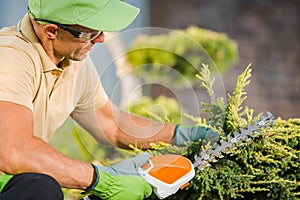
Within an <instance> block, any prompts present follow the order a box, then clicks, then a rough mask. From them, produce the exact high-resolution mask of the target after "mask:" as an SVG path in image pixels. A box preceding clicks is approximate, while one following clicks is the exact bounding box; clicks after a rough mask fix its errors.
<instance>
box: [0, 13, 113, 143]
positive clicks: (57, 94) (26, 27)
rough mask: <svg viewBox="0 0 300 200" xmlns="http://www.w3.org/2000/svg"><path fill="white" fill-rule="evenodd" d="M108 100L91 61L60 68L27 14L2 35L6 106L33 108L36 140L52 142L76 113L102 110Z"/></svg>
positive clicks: (0, 77)
mask: <svg viewBox="0 0 300 200" xmlns="http://www.w3.org/2000/svg"><path fill="white" fill-rule="evenodd" d="M107 99H108V98H107V95H106V93H105V91H104V89H103V87H102V85H101V82H100V78H99V75H98V73H97V70H96V69H95V67H94V64H93V63H92V61H91V59H90V58H89V57H88V58H87V59H85V60H84V61H72V60H65V61H64V62H63V63H62V65H61V67H60V68H58V67H57V66H56V65H55V64H54V63H53V62H52V61H51V60H50V58H49V57H48V56H47V54H46V53H45V51H44V49H43V47H42V46H41V44H40V43H39V41H38V39H37V37H36V35H35V33H34V31H33V28H32V25H31V23H30V19H29V16H28V15H27V14H26V15H25V16H24V18H23V19H22V20H21V21H20V22H19V24H18V25H17V26H14V27H8V28H3V29H1V30H0V101H8V102H14V103H17V104H21V105H23V106H26V107H27V108H29V109H31V110H32V111H33V116H34V130H33V132H34V135H35V136H37V137H39V138H41V139H43V140H45V141H49V140H50V139H51V136H52V135H53V133H54V131H55V130H56V129H57V128H59V127H60V126H61V125H62V124H63V122H64V121H65V120H66V118H67V117H68V116H69V115H70V114H71V113H72V112H73V111H76V112H88V111H91V110H94V109H97V108H100V107H101V106H103V105H104V104H105V103H106V102H107ZM12 114H13V113H12Z"/></svg>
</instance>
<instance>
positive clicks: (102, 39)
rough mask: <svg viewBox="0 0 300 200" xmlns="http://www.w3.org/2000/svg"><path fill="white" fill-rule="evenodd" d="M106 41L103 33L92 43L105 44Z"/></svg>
mask: <svg viewBox="0 0 300 200" xmlns="http://www.w3.org/2000/svg"><path fill="white" fill-rule="evenodd" d="M104 40H105V35H104V33H103V31H102V32H101V33H100V34H99V35H98V37H96V38H95V39H93V40H92V41H91V42H92V43H103V42H104Z"/></svg>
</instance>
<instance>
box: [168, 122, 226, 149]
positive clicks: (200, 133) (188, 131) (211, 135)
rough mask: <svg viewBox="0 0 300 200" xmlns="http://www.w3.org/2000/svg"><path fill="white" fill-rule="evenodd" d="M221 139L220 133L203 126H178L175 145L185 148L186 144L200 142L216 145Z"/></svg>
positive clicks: (175, 133)
mask: <svg viewBox="0 0 300 200" xmlns="http://www.w3.org/2000/svg"><path fill="white" fill-rule="evenodd" d="M219 138H220V135H219V134H218V133H215V132H213V131H212V130H211V129H209V128H206V127H203V126H182V125H177V126H176V128H175V130H174V139H173V143H174V144H175V145H178V146H183V145H184V144H185V142H197V141H199V140H203V141H204V142H211V143H215V142H217V141H218V140H219Z"/></svg>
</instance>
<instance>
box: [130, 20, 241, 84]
mask: <svg viewBox="0 0 300 200" xmlns="http://www.w3.org/2000/svg"><path fill="white" fill-rule="evenodd" d="M238 57H239V56H238V49H237V44H236V42H235V41H233V40H231V39H229V38H228V36H227V35H226V34H224V33H217V32H214V31H211V30H207V29H203V28H199V27H196V26H191V27H188V28H187V29H179V30H175V31H171V32H170V33H168V34H159V35H141V36H139V37H138V38H137V39H136V40H135V41H134V43H133V45H132V47H131V48H130V49H129V53H128V54H127V59H128V61H129V62H130V63H131V65H132V67H133V68H134V69H136V70H135V72H136V73H137V74H139V75H140V74H141V73H143V72H145V74H146V76H147V77H148V78H149V77H151V76H157V75H161V74H162V73H168V72H169V70H170V69H169V68H168V67H171V68H172V69H174V70H176V71H177V72H179V73H180V74H181V75H182V76H183V77H185V78H187V79H188V80H192V81H193V80H196V79H195V76H194V75H195V74H197V73H198V71H199V69H200V68H201V63H203V62H205V63H215V65H216V66H217V69H218V71H220V72H224V71H226V69H227V68H229V67H230V66H232V65H233V64H234V63H235V62H236V61H237V60H238ZM212 65H213V64H211V67H215V66H212ZM141 66H143V67H142V68H138V67H141ZM163 66H167V67H165V68H164V67H163Z"/></svg>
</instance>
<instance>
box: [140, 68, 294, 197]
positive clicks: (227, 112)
mask: <svg viewBox="0 0 300 200" xmlns="http://www.w3.org/2000/svg"><path fill="white" fill-rule="evenodd" d="M250 77H251V68H250V66H248V67H247V68H246V70H245V71H244V72H243V73H242V74H241V75H240V76H239V77H238V80H237V84H236V88H235V90H234V92H233V94H232V95H230V94H228V105H225V103H224V101H223V99H221V98H219V99H215V98H214V92H213V90H212V84H213V79H212V78H211V77H210V71H209V69H208V66H207V65H203V68H202V70H201V72H200V75H198V78H199V79H200V80H201V81H202V87H204V88H206V90H207V91H208V93H209V95H210V96H211V102H210V103H204V105H206V106H208V109H206V110H204V111H205V112H209V113H210V116H209V117H208V119H203V118H201V117H198V118H197V117H192V116H189V117H190V118H191V119H193V120H194V121H195V124H197V125H203V126H207V127H211V128H213V129H214V130H215V131H217V132H219V133H220V134H224V133H225V132H226V133H232V132H233V131H234V130H238V129H239V128H241V127H245V126H246V123H247V122H249V123H251V122H253V120H254V119H255V118H256V119H258V118H259V116H260V114H259V115H257V116H255V117H254V116H253V113H254V111H253V110H252V109H249V108H248V107H244V106H243V103H244V100H246V98H247V96H246V92H245V87H246V86H247V85H248V84H250ZM199 146H201V141H199V142H193V143H188V144H187V146H186V147H185V148H182V147H181V148H179V147H176V146H173V145H170V144H163V143H159V144H153V150H152V151H149V152H151V153H152V154H153V155H157V154H165V153H178V154H181V155H183V156H186V157H188V158H189V159H190V160H192V161H193V160H194V156H195V155H197V154H198V152H199ZM134 150H136V151H139V150H137V149H134ZM299 158H300V119H289V120H282V119H280V118H278V119H276V120H275V123H274V125H272V126H271V127H270V128H269V129H264V130H263V132H262V133H257V137H255V138H254V139H253V140H251V141H249V142H247V143H244V144H243V145H242V146H238V147H237V149H235V150H231V154H229V155H225V157H224V158H223V159H220V160H219V161H218V162H216V163H213V164H212V166H211V167H207V168H205V169H204V170H202V171H200V170H199V169H197V170H196V176H195V177H194V179H193V180H192V181H191V183H190V186H188V187H187V188H186V189H184V190H182V191H179V192H178V193H176V194H175V195H173V196H170V197H168V198H167V199H170V200H171V199H172V200H179V199H180V200H184V199H190V200H192V199H203V200H214V199H221V200H227V199H249V200H252V199H253V200H254V199H256V200H263V199H264V200H274V199H282V200H286V199H290V200H292V199H293V200H295V199H300V162H299ZM150 199H156V197H155V195H152V196H151V198H150Z"/></svg>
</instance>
